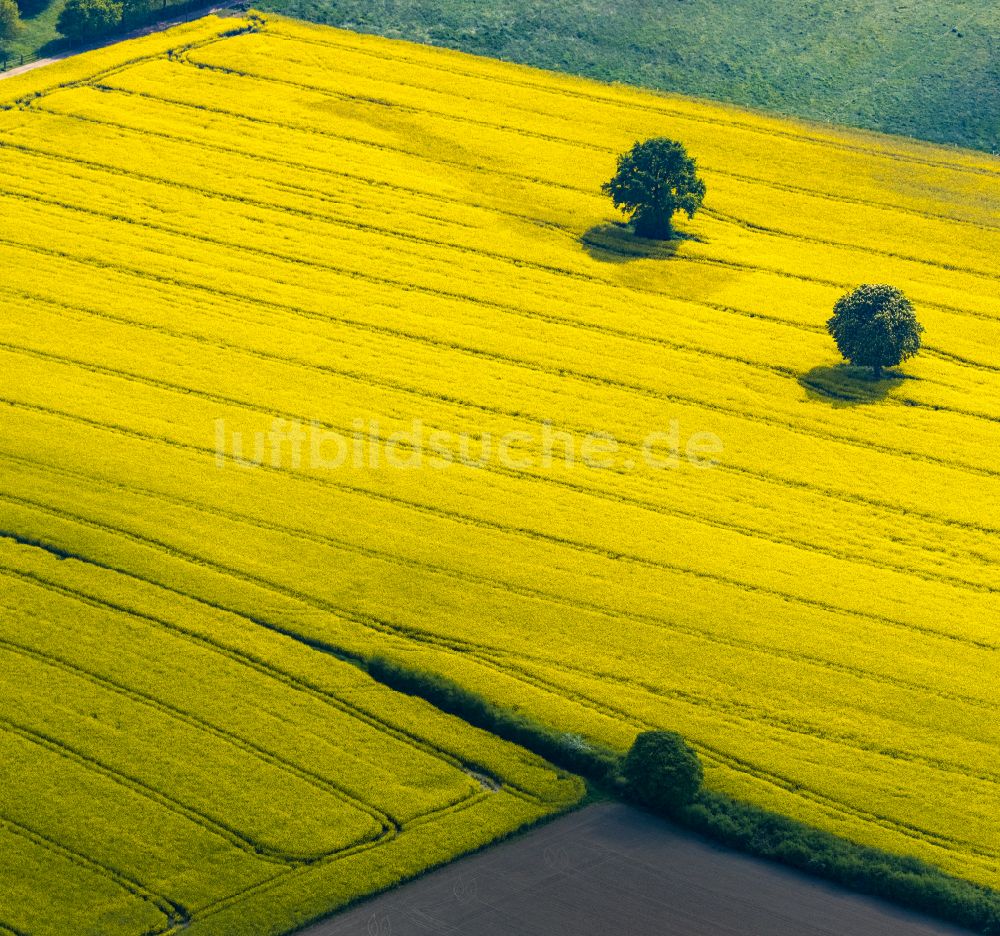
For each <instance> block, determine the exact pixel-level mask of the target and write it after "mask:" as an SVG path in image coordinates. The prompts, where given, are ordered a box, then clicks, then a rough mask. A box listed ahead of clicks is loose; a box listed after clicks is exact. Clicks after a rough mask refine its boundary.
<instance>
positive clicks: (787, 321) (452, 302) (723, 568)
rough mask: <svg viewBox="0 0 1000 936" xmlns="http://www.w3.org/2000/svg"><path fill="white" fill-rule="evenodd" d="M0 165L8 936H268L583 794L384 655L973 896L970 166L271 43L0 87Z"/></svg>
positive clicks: (85, 63) (516, 71) (187, 32)
mask: <svg viewBox="0 0 1000 936" xmlns="http://www.w3.org/2000/svg"><path fill="white" fill-rule="evenodd" d="M652 136H668V137H671V138H674V139H679V140H682V141H683V142H684V143H685V146H686V147H687V149H688V151H689V152H690V153H691V154H692V155H694V156H695V157H696V159H697V160H698V165H699V169H700V171H701V172H702V173H703V175H704V178H705V180H706V183H707V185H708V196H707V199H706V202H705V207H704V209H703V211H702V212H701V213H699V214H698V215H697V216H696V217H695V218H694V219H693V220H690V221H688V220H681V221H680V222H679V223H678V228H679V230H680V232H681V234H680V236H679V237H678V238H677V239H676V240H674V241H671V242H670V243H669V244H666V245H663V244H660V245H656V244H652V243H650V242H641V241H637V240H636V239H635V238H634V237H632V236H631V234H630V233H629V232H628V231H627V230H626V229H624V228H623V227H622V226H621V224H620V220H619V219H618V218H616V217H615V214H614V212H613V209H612V208H611V206H610V204H609V203H608V201H607V199H605V198H604V197H603V196H602V195H601V194H600V184H601V182H603V181H604V180H605V179H606V178H608V177H609V176H610V174H611V172H612V171H613V168H614V164H615V157H616V155H617V154H618V153H619V152H622V151H624V150H625V149H627V148H628V147H629V146H631V145H632V143H633V142H634V141H635V140H636V139H644V138H647V137H652ZM0 166H2V169H3V172H2V174H0V201H2V217H3V219H4V224H3V226H2V228H0V254H2V255H3V270H4V274H3V277H4V278H3V283H4V300H5V302H4V314H3V317H2V321H0V404H2V408H0V430H2V431H0V461H2V464H3V471H2V472H0V531H2V533H0V537H2V538H0V577H2V579H3V583H4V588H3V592H2V596H3V597H2V599H0V600H2V603H3V607H4V616H3V627H2V629H0V655H2V656H3V658H4V667H5V672H6V673H9V674H11V675H10V677H9V678H8V679H6V680H4V685H3V687H2V688H0V693H2V700H0V746H2V747H3V754H4V757H3V758H2V759H0V764H2V765H3V766H2V767H0V770H2V771H3V772H4V776H3V783H2V785H0V788H2V789H3V790H4V791H5V792H4V797H3V799H2V800H0V839H3V840H5V841H7V840H9V842H10V844H11V845H12V848H11V849H0V856H5V857H2V858H0V862H6V864H4V863H0V878H2V879H3V880H5V881H7V880H10V881H13V882H15V883H16V886H14V885H12V886H11V888H9V889H8V888H4V889H2V890H0V924H2V925H0V931H3V929H4V927H9V928H13V930H14V931H21V930H29V929H30V931H31V932H37V933H48V932H52V933H56V932H65V931H67V929H69V928H72V926H71V925H70V924H67V919H70V922H71V923H73V924H75V925H76V926H77V927H78V928H79V929H80V931H86V928H87V927H90V928H91V930H96V931H100V932H102V933H119V932H120V933H123V934H124V933H142V932H148V931H157V932H166V931H170V930H172V929H174V928H177V927H179V926H181V925H182V924H183V925H185V926H186V927H187V929H188V930H190V931H191V932H192V933H195V934H197V933H206V934H209V933H225V932H230V931H233V932H235V931H240V930H238V929H237V927H238V926H239V925H240V923H239V921H240V920H245V918H246V916H247V914H248V913H250V914H252V915H253V918H254V919H255V920H256V921H259V929H257V930H255V932H280V931H282V930H283V929H288V928H289V927H291V926H293V925H295V924H297V923H300V922H302V921H303V920H307V919H309V918H310V917H312V916H316V915H317V914H320V913H322V912H324V911H328V910H330V909H332V908H334V907H335V906H337V905H339V904H342V903H344V902H346V901H348V900H350V899H352V898H355V897H357V896H359V895H361V894H364V893H368V892H371V891H372V890H374V889H377V888H378V887H381V886H386V885H388V884H390V883H392V882H393V881H395V880H398V879H400V878H401V877H404V876H407V875H410V874H413V873H416V872H417V871H419V870H421V869H423V868H426V867H428V866H430V865H432V864H434V863H436V862H439V861H442V860H445V859H447V858H448V857H452V856H454V855H456V854H459V853H461V852H462V851H466V850H468V849H470V848H473V847H477V846H478V845H480V844H482V843H484V842H485V841H489V840H491V839H492V838H495V837H496V836H498V835H500V834H503V833H504V832H507V831H509V830H511V829H513V828H516V827H517V826H519V825H522V824H524V823H525V822H528V821H531V820H533V819H535V818H537V817H538V816H540V815H542V814H544V813H546V812H549V811H552V810H554V809H557V808H561V807H562V806H565V805H566V804H568V803H570V802H572V801H573V800H574V799H575V798H577V797H578V796H579V787H578V785H577V784H576V783H575V782H574V781H572V780H571V779H569V778H566V777H563V776H560V775H558V774H557V773H555V772H553V771H552V770H551V769H550V768H548V767H546V766H545V765H544V764H542V763H541V762H539V761H537V760H536V759H534V758H533V757H531V756H530V755H527V754H526V753H525V752H523V751H519V750H518V749H515V748H513V747H511V746H510V745H506V744H503V743H502V742H499V741H497V740H496V739H493V738H491V737H490V736H488V735H485V734H484V733H483V732H480V731H477V730H475V729H472V728H469V727H467V726H464V725H462V724H461V723H460V722H458V721H457V720H456V719H453V718H450V717H446V716H443V715H441V714H440V713H438V712H436V711H435V710H433V709H431V708H430V707H429V706H426V705H424V704H423V703H420V702H418V701H417V700H413V699H409V698H406V697H400V696H397V695H396V694H394V693H392V692H390V691H388V690H386V689H383V688H382V687H379V686H377V685H375V684H373V683H372V682H371V680H370V679H368V677H367V676H365V675H364V674H363V673H362V672H360V671H359V670H357V669H356V668H355V667H353V666H352V665H350V663H348V662H344V661H345V660H348V659H353V658H365V657H372V656H376V655H377V656H383V657H387V658H389V659H392V660H394V661H396V662H398V663H401V664H403V665H406V666H408V667H411V668H415V669H421V670H424V671H427V672H432V673H438V674H442V675H445V676H448V677H450V678H451V679H453V680H456V681H457V682H459V683H461V684H462V685H464V686H466V687H467V688H469V689H471V690H473V691H475V692H477V693H479V694H481V695H483V696H485V697H487V698H488V699H490V700H491V701H492V702H494V703H497V704H499V705H502V706H507V707H510V708H516V709H518V710H521V711H524V712H526V713H528V714H529V715H531V716H532V717H534V718H535V719H537V720H539V721H541V722H543V723H545V724H547V725H549V726H550V727H552V728H554V729H556V730H560V731H565V732H568V733H573V734H576V735H580V736H581V737H582V738H583V739H585V740H587V739H589V740H591V741H594V742H599V743H601V744H605V745H608V746H611V747H613V748H617V749H619V750H624V749H625V748H627V746H628V745H629V744H630V743H631V740H632V738H633V737H634V736H635V734H636V733H637V732H638V731H640V730H643V729H647V728H669V729H673V730H677V731H680V732H682V733H683V734H684V735H685V736H686V737H687V738H688V739H689V740H690V742H691V743H692V744H693V745H694V746H695V747H696V748H697V749H698V751H699V753H700V754H701V756H702V759H703V761H704V763H705V767H706V780H707V783H708V784H709V785H710V786H711V787H713V788H715V789H718V790H722V791H725V792H727V793H729V794H731V795H733V796H736V797H738V798H741V799H746V800H749V801H752V802H754V803H757V804H759V805H762V806H764V807H766V808H769V809H773V810H776V811H779V812H782V813H785V814H787V815H789V816H793V817H795V818H797V819H800V820H802V821H805V822H808V823H811V824H813V825H816V826H819V827H822V828H824V829H828V830H830V831H833V832H836V833H838V834H841V835H845V836H847V837H849V838H851V839H853V840H855V841H858V842H862V843H866V844H871V845H876V846H878V847H881V848H884V849H887V850H889V851H893V852H897V853H900V854H908V855H915V856H918V857H920V858H923V859H925V860H927V861H930V862H932V863H934V864H936V865H938V866H940V867H942V868H944V869H946V870H948V871H950V872H952V873H955V874H958V875H961V876H964V877H966V878H969V879H971V880H974V881H977V882H980V883H983V884H986V885H990V886H1000V844H998V842H1000V817H998V815H997V812H996V808H995V804H996V800H997V793H998V784H1000V771H998V768H997V763H998V762H1000V761H998V738H997V732H996V719H995V717H994V716H995V712H996V706H997V704H998V702H1000V699H998V689H997V687H998V686H1000V671H998V670H1000V667H998V662H997V661H998V653H997V651H998V648H1000V637H998V635H997V629H996V621H997V619H998V612H1000V601H998V592H1000V561H998V560H1000V537H998V534H1000V525H998V520H997V504H998V503H1000V456H998V454H997V445H996V442H997V422H998V420H1000V376H998V375H1000V355H998V352H997V348H998V347H1000V308H998V306H997V285H998V280H1000V265H998V261H997V258H998V257H1000V166H998V164H997V161H996V160H995V159H994V158H991V157H989V156H986V155H984V154H975V153H966V152H962V151H958V150H950V149H943V148H935V147H932V146H929V145H924V144H918V143H915V142H907V141H903V140H895V139H891V138H887V137H879V136H875V135H870V134H860V133H847V132H842V131H838V130H834V129H831V128H826V127H819V126H812V125H806V124H802V123H794V122H790V121H783V120H779V119H776V118H770V117H764V116H759V115H756V114H752V113H749V112H745V111H742V110H736V109H733V108H727V107H724V106H721V105H716V104H708V103H703V102H696V101H691V100H686V99H682V98H678V97H670V96H657V95H652V94H649V93H645V92H641V91H637V90H630V89H626V88H620V87H611V86H604V85H598V84H595V83H591V82H587V81H583V80H579V79H575V78H570V77H566V76H561V75H553V74H546V73H542V72H538V71H533V70H530V69H526V68H521V67H516V66H512V65H508V64H502V63H497V62H493V61H486V60H479V59H476V58H472V57H469V56H465V55H460V54H457V53H453V52H448V51H442V50H435V49H430V48H424V47H420V46H414V45H410V44H405V43H398V42H391V41H387V40H384V39H378V38H373V37H368V36H359V35H353V34H350V33H345V32H341V31H337V30H332V29H327V28H323V27H314V26H307V25H303V24H298V23H294V22H292V21H289V20H284V19H281V18H276V17H275V18H270V17H269V18H267V19H266V20H265V19H263V18H260V17H256V16H254V17H251V18H249V19H247V20H246V21H240V20H233V19H225V20H220V19H216V18H208V19H206V20H203V21H200V22H198V23H195V24H190V25H187V26H183V27H178V28H176V29H174V30H171V31H168V32H166V33H164V34H160V35H156V36H151V37H147V38H145V39H141V40H136V41H134V42H129V43H124V44H121V45H118V46H114V47H111V48H109V49H106V50H102V51H99V52H95V53H89V54H87V55H84V56H80V57H78V58H76V59H73V60H70V61H67V62H63V63H60V64H58V65H54V66H50V67H47V68H45V69H41V70H38V71H36V72H33V73H29V74H27V75H24V76H20V77H18V78H15V79H10V80H6V81H4V82H3V83H2V84H0ZM862 282H889V283H892V284H894V285H896V286H898V287H900V288H901V289H903V290H904V292H905V293H906V294H907V295H908V296H909V297H910V298H911V300H912V301H913V303H914V305H915V306H916V308H917V311H918V315H919V316H920V319H921V321H922V322H923V324H924V325H925V327H926V335H925V346H924V352H923V353H922V355H921V356H920V357H918V358H916V359H914V360H913V361H910V362H908V363H907V364H906V365H905V367H904V368H903V369H902V372H901V373H900V374H898V375H896V376H894V377H892V378H890V379H887V380H885V381H882V382H880V383H878V384H873V383H870V382H867V381H864V380H861V379H860V378H859V377H858V375H857V374H855V373H854V372H852V371H851V370H850V369H846V368H844V367H842V366H841V365H840V362H839V361H838V358H837V355H836V352H835V349H834V348H833V347H832V344H831V342H830V340H829V337H828V336H827V335H826V333H825V329H824V322H825V321H826V319H827V318H828V317H829V314H830V309H831V308H832V306H833V303H834V302H835V301H836V299H837V298H838V297H839V296H841V295H842V294H844V293H845V292H846V291H848V290H849V289H850V288H853V287H854V286H856V285H858V284H859V283H862ZM424 433H437V434H438V438H439V439H451V440H454V439H462V440H463V445H464V448H462V449H461V451H458V452H457V453H456V451H448V452H447V453H446V454H447V455H448V457H447V458H442V464H441V465H440V466H438V467H436V468H435V467H428V466H427V464H426V463H421V464H416V463H415V461H414V460H413V459H411V458H410V456H413V457H414V459H415V460H416V461H419V456H420V455H421V452H420V450H419V448H420V445H421V443H422V440H423V434H424ZM237 434H238V436H239V439H240V443H239V446H237V440H236V437H237ZM317 437H318V438H319V440H320V443H319V444H317V442H316V439H317ZM696 437H699V438H703V439H704V438H708V439H715V440H717V441H718V445H716V446H714V447H712V448H711V452H712V458H711V459H710V460H709V461H708V462H707V464H708V465H710V466H711V467H708V468H706V462H705V460H698V459H694V458H685V457H683V455H684V452H685V448H684V446H685V444H686V443H688V442H689V440H692V441H693V440H694V439H695V438H696ZM595 438H596V439H600V440H603V441H604V442H605V443H607V444H606V447H605V448H604V449H602V451H603V452H605V453H607V458H606V459H605V460H600V463H598V461H597V460H594V459H589V458H581V457H578V455H579V452H578V451H577V450H578V449H579V448H580V446H581V444H582V443H581V440H590V441H593V440H594V439H595ZM651 438H655V439H656V440H657V446H658V448H657V452H658V454H657V457H655V458H653V457H651V454H652V453H651V449H650V441H649V440H650V439H651ZM497 439H502V440H504V443H503V444H504V446H505V450H504V451H505V454H506V456H507V457H506V458H501V457H498V452H497V448H496V446H495V445H494V447H493V448H492V449H490V448H489V445H488V442H489V440H493V441H495V440H497ZM254 440H257V441H256V442H255V441H254ZM323 440H326V442H325V443H324V442H323ZM390 440H393V441H392V443H391V444H392V446H395V448H390V447H389V441H390ZM258 443H259V445H257V444H258ZM383 443H385V446H384V447H383ZM323 444H326V448H322V445H323ZM255 445H257V447H259V449H260V451H259V453H257V452H256V451H255ZM338 445H339V446H340V448H341V454H343V451H344V450H346V452H347V457H344V458H341V459H334V458H332V457H331V452H336V451H337V448H338ZM379 451H380V452H381V457H376V453H377V452H379ZM320 453H322V457H319V456H320ZM359 453H360V455H361V457H358V455H359ZM393 455H395V457H393ZM403 455H406V457H402V456H403ZM237 456H239V457H237ZM473 456H475V457H473ZM571 456H575V457H571ZM335 462H336V464H335ZM315 647H325V648H327V649H328V650H331V651H333V652H334V653H335V654H336V655H337V656H339V657H340V659H337V658H336V656H332V655H330V654H319V653H317V652H316V650H315V649H314V648H315ZM470 765H471V767H470ZM473 767H474V768H475V769H474V770H472V774H473V776H470V769H472V768H473ZM480 773H482V774H487V775H491V776H494V777H496V778H498V781H499V783H498V784H496V785H498V786H499V787H500V788H499V790H496V791H494V790H493V789H492V786H493V785H492V784H491V785H490V788H484V787H483V786H482V785H481V784H480V783H479V781H478V780H477V779H476V776H475V775H476V774H480ZM40 802H43V803H45V806H44V807H43V808H40V807H39V805H38V804H39V803H40ZM74 817H86V819H87V821H85V822H84V821H76V819H74ZM11 854H17V855H18V856H19V858H18V859H17V860H14V859H11V858H9V857H6V856H9V855H11ZM29 866H30V868H31V870H32V873H31V874H25V873H24V870H25V868H27V867H29ZM66 888H71V889H72V892H73V893H74V894H76V895H78V897H77V899H76V901H75V903H73V905H72V906H71V907H68V906H66V905H61V906H59V907H55V908H54V907H52V906H51V904H50V902H49V901H48V900H47V897H46V895H47V894H51V893H52V892H54V891H55V890H59V889H66ZM50 914H57V915H52V916H50Z"/></svg>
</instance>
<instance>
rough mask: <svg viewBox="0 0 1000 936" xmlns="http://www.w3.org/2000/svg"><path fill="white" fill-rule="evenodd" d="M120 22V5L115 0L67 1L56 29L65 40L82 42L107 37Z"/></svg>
mask: <svg viewBox="0 0 1000 936" xmlns="http://www.w3.org/2000/svg"><path fill="white" fill-rule="evenodd" d="M121 21H122V4H121V3H119V2H116V0H67V3H66V6H65V7H63V10H62V12H61V13H60V14H59V19H58V21H57V22H56V28H57V29H58V30H59V32H61V33H62V34H63V35H64V36H65V37H66V38H67V39H71V40H73V41H74V42H82V41H85V40H87V39H96V38H98V37H99V36H104V35H107V34H108V33H110V32H112V31H114V30H115V29H117V28H118V26H120V25H121Z"/></svg>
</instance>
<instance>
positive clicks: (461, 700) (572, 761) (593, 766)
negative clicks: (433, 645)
mask: <svg viewBox="0 0 1000 936" xmlns="http://www.w3.org/2000/svg"><path fill="white" fill-rule="evenodd" d="M366 669H367V670H368V674H369V675H370V676H371V677H372V678H373V679H375V680H376V681H377V682H380V683H382V684H383V685H385V686H388V687H389V688H390V689H395V690H397V691H398V692H405V693H407V694H408V695H414V696H419V697H420V698H422V699H426V700H427V701H428V702H430V703H431V704H432V705H434V706H435V707H436V708H439V709H441V710H442V711H444V712H447V713H448V714H449V715H457V716H458V717H459V718H461V719H462V720H463V721H466V722H468V723H469V724H470V725H474V726H475V727H476V728H482V729H483V730H485V731H489V732H490V733H491V734H495V735H496V736H497V737H499V738H503V739H504V740H505V741H510V742H512V743H514V744H518V745H520V746H521V747H524V748H527V749H528V750H529V751H533V752H534V753H535V754H537V755H539V756H540V757H544V758H545V759H546V760H548V761H549V762H550V763H552V764H554V765H555V766H556V767H559V768H561V769H563V770H567V771H570V772H571V773H575V774H579V775H580V776H582V777H586V778H587V779H588V780H593V781H595V782H596V783H599V784H601V785H614V783H615V781H616V779H617V777H618V769H619V762H620V761H619V757H618V755H617V754H615V753H614V752H613V751H608V750H605V749H603V748H599V747H597V746H596V745H593V744H588V743H587V742H585V741H584V740H583V739H581V738H580V737H579V736H577V735H570V734H565V733H563V732H559V731H553V730H552V729H551V728H546V727H545V726H544V725H540V724H539V723H538V722H536V721H533V720H532V719H530V718H527V717H526V716H524V715H518V714H516V713H514V712H508V711H506V710H504V709H502V708H499V707H497V706H495V705H493V704H492V703H490V702H488V701H487V700H486V699H483V698H481V697H480V696H478V695H476V694H475V693H473V692H469V691H468V690H467V689H464V688H462V686H459V685H458V684H457V683H455V682H452V681H451V680H450V679H446V678H444V677H443V676H436V675H433V674H431V673H421V672H415V671H413V670H408V669H404V668H403V667H401V666H398V665H397V664H395V663H393V662H392V661H391V660H386V659H385V658H383V657H376V658H374V659H372V660H369V661H368V663H367V665H366Z"/></svg>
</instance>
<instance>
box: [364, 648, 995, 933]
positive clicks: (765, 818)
mask: <svg viewBox="0 0 1000 936" xmlns="http://www.w3.org/2000/svg"><path fill="white" fill-rule="evenodd" d="M367 669H368V672H369V674H370V675H371V676H372V677H373V678H374V679H375V680H376V681H378V682H380V683H382V684H383V685H386V686H389V687H390V688H392V689H396V690H397V691H400V692H404V693H407V694H409V695H415V696H419V697H420V698H422V699H424V700H425V701H427V702H430V703H431V704H432V705H434V706H436V707H438V708H440V709H441V710H442V711H445V712H447V713H449V714H451V715H456V716H458V717H459V718H462V719H464V720H465V721H467V722H469V723H471V724H473V725H475V726H476V727H478V728H483V729H485V730H487V731H490V732H492V733H494V734H496V735H497V736H499V737H501V738H503V739H504V740H507V741H513V742H515V743H516V744H518V745H520V746H522V747H524V748H527V749H528V750H530V751H532V752H534V753H535V754H538V755H540V756H542V757H544V758H545V759H546V760H548V761H550V762H551V763H553V764H555V765H556V766H557V767H561V768H563V769H565V770H572V771H574V772H576V773H579V774H580V775H581V776H583V777H586V778H587V779H588V780H589V781H590V782H591V783H593V784H595V785H596V787H597V791H598V795H599V796H602V797H606V796H607V795H609V794H613V795H617V796H620V797H623V798H626V799H627V798H628V789H627V787H626V785H625V783H624V781H623V779H622V778H621V777H620V775H619V770H618V767H619V763H620V755H619V754H618V753H617V752H615V751H611V750H607V749H602V748H600V747H597V746H595V745H592V744H588V743H585V742H584V741H583V740H582V739H580V738H579V737H577V736H575V735H567V734H564V733H561V732H557V731H553V730H552V729H550V728H547V727H546V726H544V725H542V724H540V723H538V722H535V721H533V720H532V719H530V718H528V717H526V716H524V715H521V714H515V713H511V712H508V711H505V710H503V709H501V708H498V707H497V706H494V705H492V704H491V703H489V702H487V701H486V700H484V699H482V698H480V697H479V696H477V695H475V694H474V693H472V692H469V691H468V690H467V689H464V688H463V687H461V686H459V685H458V684H456V683H453V682H451V680H448V679H445V678H442V677H440V676H436V675H429V674H423V673H418V672H413V671H411V670H407V669H405V668H403V667H401V666H398V665H397V664H395V663H393V662H391V661H388V660H385V659H381V658H378V659H374V660H372V661H371V662H370V663H369V664H368V666H367ZM669 818H670V819H671V820H672V821H675V822H679V823H680V824H681V825H684V826H686V827H687V828H690V829H692V830H694V831H696V832H698V833H700V834H702V835H704V836H706V837H708V838H711V839H714V840H715V841H718V842H721V843H722V844H724V845H727V846H729V847H730V848H735V849H738V850H739V851H742V852H746V853H747V854H751V855H756V856H758V857H761V858H767V859H769V860H771V861H778V862H780V863H781V864H784V865H787V866H789V867H792V868H795V869H797V870H799V871H803V872H805V873H807V874H811V875H814V876H816V877H820V878H824V879H826V880H828V881H833V882H834V883H836V884H840V885H843V886H844V887H848V888H850V889H851V890H854V891H858V892H859V893H863V894H869V895H872V896H875V897H881V898H883V899H886V900H890V901H893V902H894V903H897V904H900V905H902V906H905V907H907V908H910V909H913V910H919V911H921V912H923V913H927V914H930V915H933V916H935V917H938V918H940V919H942V920H945V921H947V922H950V923H956V924H958V925H960V926H964V927H966V928H968V929H970V930H972V931H973V932H977V933H982V934H997V933H1000V893H997V892H996V891H993V890H990V889H989V888H985V887H980V886H978V885H976V884H973V883H971V882H969V881H964V880H962V879H960V878H956V877H953V876H951V875H949V874H945V873H944V872H943V871H940V870H938V869H937V868H934V867H932V866H931V865H928V864H926V863H925V862H922V861H920V860H918V859H916V858H909V857H905V856H902V855H894V854H891V853H889V852H884V851H881V850H879V849H875V848H868V847H866V846H863V845H858V844H856V843H854V842H850V841H848V840H846V839H843V838H840V837H838V836H835V835H831V834H830V833H828V832H824V831H822V830H819V829H814V828H812V827H811V826H807V825H805V824H803V823H801V822H796V821H795V820H793V819H788V818H786V817H784V816H779V815H777V814H775V813H771V812H768V811H767V810H764V809H761V808H760V807H757V806H753V805H750V804H749V803H744V802H740V801H738V800H734V799H732V798H731V797H728V796H725V795H722V794H720V793H716V792H714V791H712V790H702V791H701V793H699V795H698V797H697V799H696V801H695V802H694V803H693V804H692V805H691V806H689V807H687V808H686V809H685V810H683V811H682V812H681V813H679V814H674V815H671V816H670V817H669Z"/></svg>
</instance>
